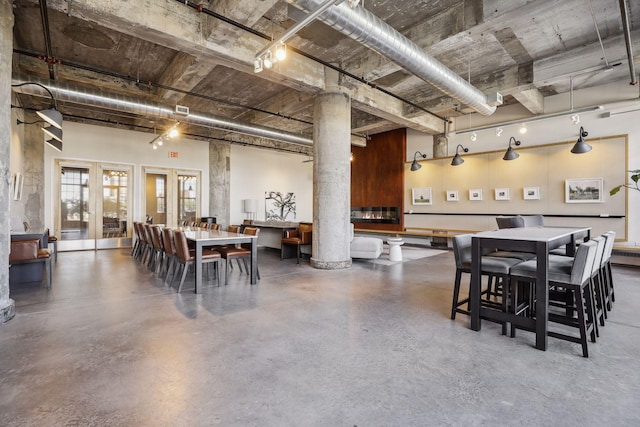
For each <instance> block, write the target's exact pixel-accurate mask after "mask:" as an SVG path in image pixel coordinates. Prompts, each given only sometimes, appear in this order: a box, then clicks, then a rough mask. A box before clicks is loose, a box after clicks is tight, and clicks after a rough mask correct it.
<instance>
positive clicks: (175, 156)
mask: <svg viewBox="0 0 640 427" xmlns="http://www.w3.org/2000/svg"><path fill="white" fill-rule="evenodd" d="M169 158H172V159H177V158H178V152H177V151H169Z"/></svg>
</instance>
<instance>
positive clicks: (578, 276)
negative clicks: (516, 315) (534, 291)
mask: <svg viewBox="0 0 640 427" xmlns="http://www.w3.org/2000/svg"><path fill="white" fill-rule="evenodd" d="M597 246H598V244H597V242H594V241H591V240H590V241H588V242H585V243H583V244H581V245H580V246H579V247H578V250H577V251H576V255H575V257H573V258H572V259H568V260H557V261H556V260H549V287H550V288H555V289H558V288H560V289H563V290H564V291H565V292H569V294H568V295H570V296H572V297H573V300H574V301H573V304H574V306H573V307H575V312H576V316H574V315H573V310H565V311H564V312H557V313H556V312H554V313H551V312H549V322H553V323H559V324H562V325H565V326H570V327H574V328H577V329H578V330H579V332H580V337H579V338H577V337H575V336H573V335H569V334H567V333H566V332H565V331H564V330H558V331H552V330H549V331H548V332H547V335H548V336H550V337H553V338H559V339H563V340H566V341H570V342H574V343H578V344H581V346H582V356H583V357H589V351H588V348H587V334H590V336H591V341H592V342H595V341H596V320H595V314H594V313H595V311H594V310H595V301H594V291H593V285H592V281H591V274H592V271H593V265H594V262H595V260H596V252H597ZM537 270H538V269H537V261H535V260H532V261H526V262H523V263H521V264H519V265H517V266H515V267H513V268H512V269H511V281H512V282H514V281H528V282H532V283H535V280H536V275H537ZM536 286H537V284H536ZM567 302H568V301H567ZM511 327H512V335H513V331H514V329H515V327H514V326H513V325H512V326H511Z"/></svg>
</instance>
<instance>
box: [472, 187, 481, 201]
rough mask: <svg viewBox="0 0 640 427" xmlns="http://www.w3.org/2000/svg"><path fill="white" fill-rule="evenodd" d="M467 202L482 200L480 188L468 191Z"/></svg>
mask: <svg viewBox="0 0 640 427" xmlns="http://www.w3.org/2000/svg"><path fill="white" fill-rule="evenodd" d="M469 200H482V188H476V189H475V190H469Z"/></svg>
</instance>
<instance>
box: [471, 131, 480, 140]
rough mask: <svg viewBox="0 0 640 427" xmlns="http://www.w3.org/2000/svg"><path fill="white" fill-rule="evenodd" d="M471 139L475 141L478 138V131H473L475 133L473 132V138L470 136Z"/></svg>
mask: <svg viewBox="0 0 640 427" xmlns="http://www.w3.org/2000/svg"><path fill="white" fill-rule="evenodd" d="M470 139H471V141H473V142H475V141H476V139H478V134H477V133H475V132H473V133H472V134H471V138H470Z"/></svg>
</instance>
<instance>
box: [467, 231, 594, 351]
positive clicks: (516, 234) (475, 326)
mask: <svg viewBox="0 0 640 427" xmlns="http://www.w3.org/2000/svg"><path fill="white" fill-rule="evenodd" d="M590 237H591V227H577V228H575V227H524V228H505V229H502V230H496V231H483V232H480V233H477V234H475V235H474V236H473V238H472V240H471V289H470V301H469V308H470V311H471V329H472V330H474V331H479V330H480V327H481V324H480V317H484V318H487V319H491V320H497V321H502V322H504V321H506V322H512V323H514V324H516V325H518V326H520V327H524V328H528V329H531V330H534V331H535V333H536V348H537V349H539V350H546V349H547V323H548V318H549V315H548V300H549V251H550V250H551V249H555V248H557V247H559V246H562V245H566V246H567V254H569V255H571V254H573V252H574V248H575V243H576V239H579V238H584V240H585V241H586V240H589V238H590ZM483 249H499V250H507V251H520V252H531V253H535V254H536V259H537V274H536V289H535V293H536V318H535V320H533V319H528V318H524V317H522V316H516V315H515V314H511V313H504V312H502V311H498V310H492V309H490V308H486V307H482V306H481V304H480V295H481V286H482V283H481V281H482V277H481V274H480V266H481V262H480V260H481V258H482V253H483Z"/></svg>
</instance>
